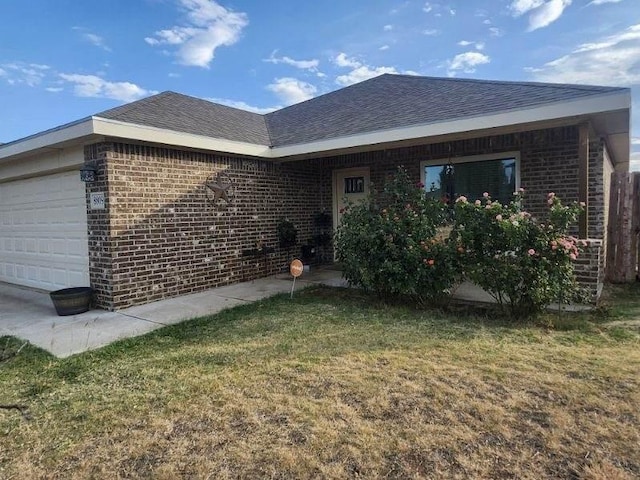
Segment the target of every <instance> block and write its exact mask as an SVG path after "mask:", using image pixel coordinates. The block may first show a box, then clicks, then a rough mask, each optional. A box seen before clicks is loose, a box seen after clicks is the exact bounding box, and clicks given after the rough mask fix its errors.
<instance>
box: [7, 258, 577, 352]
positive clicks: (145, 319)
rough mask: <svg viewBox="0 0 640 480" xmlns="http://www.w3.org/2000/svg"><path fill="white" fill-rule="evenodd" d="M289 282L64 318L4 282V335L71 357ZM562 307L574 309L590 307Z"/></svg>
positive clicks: (330, 278) (467, 298)
mask: <svg viewBox="0 0 640 480" xmlns="http://www.w3.org/2000/svg"><path fill="white" fill-rule="evenodd" d="M291 280H292V277H291V276H290V275H289V274H288V273H283V274H279V275H275V276H272V277H267V278H262V279H259V280H254V281H252V282H244V283H238V284H235V285H228V286H226V287H219V288H214V289H211V290H206V291H204V292H199V293H194V294H191V295H184V296H181V297H175V298H168V299H166V300H160V301H158V302H153V303H148V304H146V305H139V306H136V307H131V308H125V309H123V310H118V311H117V312H108V311H105V310H91V311H89V312H86V313H82V314H80V315H70V316H65V317H59V316H58V315H57V314H56V312H55V309H54V308H53V304H52V303H51V299H50V298H49V295H48V294H47V293H45V292H39V291H34V290H31V289H27V288H20V287H16V286H13V285H9V284H6V283H1V282H0V336H4V335H12V336H14V337H18V338H22V339H24V340H28V341H29V342H31V343H32V344H33V345H36V346H38V347H40V348H43V349H45V350H47V351H49V352H51V353H52V354H53V355H55V356H57V357H68V356H69V355H73V354H75V353H81V352H84V351H87V350H93V349H95V348H100V347H103V346H105V345H108V344H110V343H112V342H115V341H116V340H120V339H123V338H130V337H135V336H138V335H142V334H144V333H147V332H151V331H152V330H156V329H158V328H161V327H164V326H167V325H173V324H176V323H180V322H182V321H185V320H188V319H191V318H196V317H202V316H205V315H212V314H214V313H217V312H219V311H221V310H224V309H225V308H231V307H235V306H236V305H241V304H245V303H251V302H255V301H256V300H260V299H262V298H266V297H270V296H272V295H275V294H277V293H285V292H287V293H288V292H290V291H291ZM314 284H315V285H328V286H333V287H346V286H348V284H347V283H346V281H345V280H343V279H342V273H341V272H340V271H339V270H336V269H333V268H331V267H318V268H314V269H313V270H312V272H311V273H309V272H305V273H304V274H303V275H302V276H301V277H300V278H298V280H297V281H296V290H298V289H301V288H304V287H306V286H309V285H314ZM453 298H454V299H456V300H457V301H462V302H471V303H493V302H494V300H493V299H492V298H491V296H490V295H488V294H487V293H486V292H485V291H483V290H482V289H481V288H479V287H477V286H475V285H473V284H471V283H463V284H462V285H460V287H458V289H457V290H456V291H455V292H454V294H453ZM564 308H565V309H571V310H574V309H576V308H577V309H581V308H590V307H580V306H571V307H564ZM555 309H557V306H556V307H555Z"/></svg>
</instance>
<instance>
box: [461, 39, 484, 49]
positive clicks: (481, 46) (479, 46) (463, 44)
mask: <svg viewBox="0 0 640 480" xmlns="http://www.w3.org/2000/svg"><path fill="white" fill-rule="evenodd" d="M458 45H459V46H461V47H468V46H469V45H474V46H475V48H476V50H484V46H485V45H484V42H470V41H469V40H460V41H459V42H458Z"/></svg>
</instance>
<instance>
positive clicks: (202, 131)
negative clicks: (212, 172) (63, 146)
mask: <svg viewBox="0 0 640 480" xmlns="http://www.w3.org/2000/svg"><path fill="white" fill-rule="evenodd" d="M95 116H96V117H100V118H106V119H110V120H119V121H121V122H127V123H134V124H137V125H146V126H151V127H157V128H166V129H168V130H173V131H176V132H185V133H191V134H194V135H204V136H207V137H213V138H224V139H226V140H234V141H238V142H246V143H254V144H257V145H269V144H270V140H269V133H268V131H267V126H266V123H265V118H264V116H263V115H259V114H257V113H252V112H247V111H245V110H240V109H237V108H232V107H227V106H225V105H219V104H217V103H213V102H208V101H207V100H202V99H200V98H195V97H189V96H187V95H182V94H180V93H175V92H162V93H159V94H158V95H153V96H151V97H147V98H143V99H142V100H138V101H136V102H132V103H127V104H126V105H122V106H120V107H116V108H112V109H111V110H106V111H104V112H102V113H98V114H96V115H95Z"/></svg>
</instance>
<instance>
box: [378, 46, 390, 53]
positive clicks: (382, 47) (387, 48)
mask: <svg viewBox="0 0 640 480" xmlns="http://www.w3.org/2000/svg"><path fill="white" fill-rule="evenodd" d="M378 50H381V51H383V52H384V51H385V50H389V45H382V46H381V47H380V48H379V49H378Z"/></svg>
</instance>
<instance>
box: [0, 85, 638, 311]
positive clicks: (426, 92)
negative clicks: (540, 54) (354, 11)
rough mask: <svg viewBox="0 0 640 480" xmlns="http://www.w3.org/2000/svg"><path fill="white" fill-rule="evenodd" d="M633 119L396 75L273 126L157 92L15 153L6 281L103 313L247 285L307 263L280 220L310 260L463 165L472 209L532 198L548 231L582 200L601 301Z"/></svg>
mask: <svg viewBox="0 0 640 480" xmlns="http://www.w3.org/2000/svg"><path fill="white" fill-rule="evenodd" d="M630 105H631V95H630V90H629V89H625V88H613V87H596V86H585V85H556V84H544V83H525V82H499V81H483V80H467V79H455V78H429V77H417V76H405V75H389V74H386V75H382V76H379V77H376V78H373V79H370V80H367V81H364V82H362V83H359V84H356V85H352V86H349V87H346V88H343V89H341V90H337V91H334V92H331V93H328V94H325V95H322V96H320V97H317V98H314V99H312V100H308V101H306V102H302V103H299V104H297V105H293V106H290V107H287V108H283V109H281V110H278V111H275V112H272V113H269V114H267V115H258V114H255V113H250V112H246V111H242V110H238V109H234V108H230V107H226V106H223V105H218V104H214V103H211V102H207V101H205V100H201V99H197V98H192V97H188V96H185V95H180V94H178V93H173V92H164V93H160V94H158V95H155V96H152V97H148V98H145V99H143V100H139V101H136V102H133V103H129V104H126V105H123V106H120V107H117V108H114V109H111V110H107V111H105V112H102V113H99V114H96V115H93V116H91V117H88V118H83V119H81V120H78V121H76V122H73V123H70V124H66V125H62V126H59V127H57V128H54V129H51V130H47V131H45V132H41V133H37V134H35V135H32V136H30V137H27V138H23V139H20V140H16V141H14V142H10V143H7V144H4V145H2V146H0V218H1V222H2V223H1V228H0V281H3V282H9V283H14V284H19V285H26V286H29V287H36V288H41V289H45V290H54V289H58V288H63V287H68V286H82V285H91V286H92V287H93V288H94V289H95V291H96V298H97V303H98V306H100V307H102V308H105V309H119V308H123V307H127V306H131V305H135V304H142V303H146V302H150V301H154V300H158V299H161V298H165V297H170V296H177V295H182V294H187V293H190V292H196V291H199V290H203V289H207V288H211V287H215V286H219V285H224V284H230V283H234V282H240V281H246V280H249V279H253V278H256V277H259V276H265V275H269V274H273V273H275V272H277V271H281V270H282V267H283V265H286V262H287V260H288V259H289V255H292V254H296V253H298V252H297V251H296V252H293V253H292V252H286V251H284V250H282V249H279V248H278V246H277V243H278V241H277V236H276V224H277V222H278V221H279V219H281V218H285V217H286V218H288V219H289V220H291V221H292V222H293V224H294V225H295V226H296V227H297V228H298V232H299V233H298V238H299V240H300V242H301V243H306V242H308V241H309V240H310V239H311V237H312V235H313V234H314V228H315V227H314V222H313V219H314V216H316V215H317V214H318V213H319V212H323V211H326V212H328V213H331V215H332V218H333V223H334V226H335V225H336V224H337V222H339V220H340V208H341V204H342V202H343V199H344V198H345V197H351V198H358V197H359V196H362V195H366V193H367V191H368V189H369V186H370V184H371V183H372V182H373V183H375V184H381V183H382V182H384V180H385V178H387V177H388V176H389V175H390V174H392V173H393V172H394V171H395V170H396V167H397V166H398V165H400V164H402V165H404V166H405V167H406V168H407V169H408V171H409V172H410V174H411V175H413V177H414V178H415V180H416V182H418V181H420V180H421V181H422V182H423V183H425V184H426V188H427V189H428V190H430V191H433V192H438V190H439V189H441V188H442V186H441V185H439V182H438V175H437V173H438V172H439V171H441V169H442V168H443V166H446V165H449V164H452V165H454V166H455V170H456V190H457V192H458V193H465V194H466V195H467V196H470V197H473V196H474V195H478V194H479V193H478V192H482V191H484V190H490V191H491V190H494V189H495V190H499V191H494V192H492V193H494V195H502V194H510V193H511V192H512V191H513V190H514V189H515V188H518V187H520V186H522V187H524V188H526V190H527V208H528V209H529V210H530V211H531V212H532V213H534V214H535V215H544V212H545V208H546V202H545V199H546V194H547V192H549V191H553V192H555V193H556V194H557V195H559V196H560V197H561V198H562V199H563V200H566V201H572V200H580V201H584V202H585V203H586V204H587V205H588V207H587V208H588V214H587V215H584V216H583V218H582V220H581V222H580V226H579V234H580V237H581V238H584V239H588V247H587V248H586V251H585V254H584V255H583V256H582V258H581V259H580V264H579V265H578V270H579V280H580V281H581V282H582V283H583V284H584V285H586V286H588V287H589V288H590V289H591V292H592V294H593V296H596V295H597V292H598V291H599V290H598V289H599V286H600V285H601V283H602V279H603V268H604V258H605V255H604V252H603V249H604V240H605V235H606V231H607V214H606V213H607V211H608V198H609V197H608V189H609V186H610V177H611V173H612V172H613V171H615V170H618V171H626V170H628V168H629V144H630V137H629V123H630V120H629V118H630ZM81 167H82V168H83V169H84V173H83V175H84V176H85V180H93V181H89V182H82V181H81V179H80V172H79V170H80V169H81ZM92 176H94V177H95V178H93V179H92V178H91V177H92ZM262 247H267V248H266V249H264V248H262Z"/></svg>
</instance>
